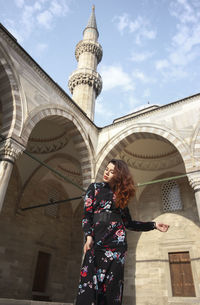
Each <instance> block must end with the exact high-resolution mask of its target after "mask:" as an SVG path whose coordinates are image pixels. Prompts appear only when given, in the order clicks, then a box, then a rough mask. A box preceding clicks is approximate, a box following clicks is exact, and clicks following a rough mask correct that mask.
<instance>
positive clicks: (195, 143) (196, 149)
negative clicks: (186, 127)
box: [191, 124, 200, 169]
mask: <svg viewBox="0 0 200 305" xmlns="http://www.w3.org/2000/svg"><path fill="white" fill-rule="evenodd" d="M191 152H192V155H193V157H194V162H195V165H196V168H198V169H199V168H200V160H199V156H200V125H199V124H198V126H197V127H196V129H195V131H194V134H193V137H192V143H191Z"/></svg>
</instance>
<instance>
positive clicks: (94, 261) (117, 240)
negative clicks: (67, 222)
mask: <svg viewBox="0 0 200 305" xmlns="http://www.w3.org/2000/svg"><path fill="white" fill-rule="evenodd" d="M104 212H107V213H110V214H111V213H116V214H118V215H120V216H121V217H120V218H121V221H120V220H118V221H112V219H111V221H109V222H104V221H101V220H100V221H97V222H93V220H94V218H95V217H96V216H97V215H95V214H97V213H104ZM96 219H98V217H97V218H96ZM82 226H83V231H84V233H85V237H87V236H88V235H89V236H92V237H93V239H94V245H93V247H92V249H91V250H88V251H87V252H86V254H85V257H84V261H83V264H82V268H81V276H80V283H79V288H78V295H77V300H76V305H120V304H121V303H122V295H123V280H124V260H125V254H126V250H127V240H126V230H125V229H129V230H133V231H149V230H153V229H154V222H140V221H134V220H132V219H131V216H130V213H129V209H128V207H126V208H125V209H120V208H116V207H115V194H114V193H113V192H112V190H111V189H110V187H109V184H108V183H104V182H102V183H92V184H91V185H90V186H89V188H88V190H87V192H86V196H85V202H84V217H83V220H82Z"/></svg>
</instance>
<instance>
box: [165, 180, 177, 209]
mask: <svg viewBox="0 0 200 305" xmlns="http://www.w3.org/2000/svg"><path fill="white" fill-rule="evenodd" d="M162 202H163V211H164V212H170V211H177V210H182V202H181V196H180V189H179V186H178V184H177V183H176V181H174V180H171V181H168V182H166V183H164V184H163V185H162Z"/></svg>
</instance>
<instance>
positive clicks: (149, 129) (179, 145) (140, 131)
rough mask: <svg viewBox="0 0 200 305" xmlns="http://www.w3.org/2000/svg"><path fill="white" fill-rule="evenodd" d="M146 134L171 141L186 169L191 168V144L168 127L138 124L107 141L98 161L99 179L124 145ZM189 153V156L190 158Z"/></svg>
mask: <svg viewBox="0 0 200 305" xmlns="http://www.w3.org/2000/svg"><path fill="white" fill-rule="evenodd" d="M146 134H148V135H151V137H152V138H158V139H161V138H162V139H164V140H166V141H167V142H170V143H171V144H172V145H173V146H174V147H175V148H176V149H177V150H178V151H179V153H180V155H181V157H182V159H183V161H184V164H185V168H186V171H187V169H188V168H189V165H190V163H189V161H190V155H191V153H190V149H189V146H188V145H187V144H186V143H184V141H183V139H181V138H180V137H179V136H178V135H177V134H176V133H175V132H174V131H172V130H170V129H167V128H166V127H163V126H159V125H156V124H137V125H133V126H131V127H130V128H129V129H126V130H125V131H124V130H123V131H121V132H120V133H118V134H117V135H116V136H115V137H114V138H112V140H111V141H109V142H108V143H106V144H105V145H104V147H103V148H102V149H101V151H100V152H99V154H98V157H97V163H96V177H97V179H99V178H100V177H101V176H102V173H103V169H104V167H105V166H106V164H107V163H108V162H109V160H110V159H112V158H114V157H115V156H116V155H117V154H118V153H119V152H121V151H122V150H123V148H124V146H127V145H128V144H130V143H132V142H133V141H135V140H137V139H140V138H146ZM188 155H189V158H188Z"/></svg>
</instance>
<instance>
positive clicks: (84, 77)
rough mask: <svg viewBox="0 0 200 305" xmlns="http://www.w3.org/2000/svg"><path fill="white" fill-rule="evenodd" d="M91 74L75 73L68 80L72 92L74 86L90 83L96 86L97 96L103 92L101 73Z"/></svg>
mask: <svg viewBox="0 0 200 305" xmlns="http://www.w3.org/2000/svg"><path fill="white" fill-rule="evenodd" d="M96 74H97V76H96V75H94V74H90V73H82V72H80V73H75V74H73V75H72V76H71V77H70V79H69V82H68V86H69V89H70V91H71V94H73V91H74V88H75V87H76V86H77V85H82V84H83V85H89V86H91V87H93V88H94V90H95V92H96V96H98V95H99V94H100V93H101V90H102V79H101V76H100V74H98V73H96Z"/></svg>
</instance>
